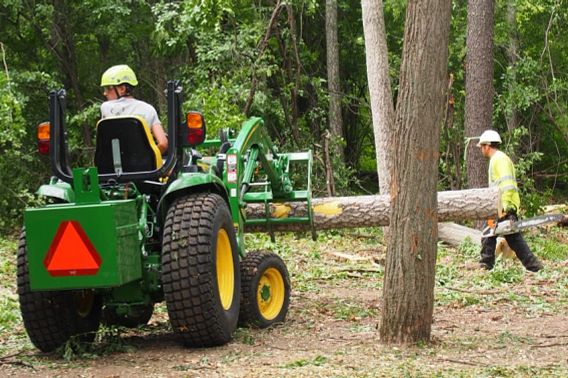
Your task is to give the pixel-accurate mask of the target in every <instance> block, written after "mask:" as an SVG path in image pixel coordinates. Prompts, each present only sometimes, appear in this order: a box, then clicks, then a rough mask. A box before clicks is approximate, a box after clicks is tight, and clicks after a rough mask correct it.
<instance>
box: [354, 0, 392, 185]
mask: <svg viewBox="0 0 568 378" xmlns="http://www.w3.org/2000/svg"><path fill="white" fill-rule="evenodd" d="M361 7H362V11H363V32H364V34H365V57H366V61H367V79H368V82H369V97H370V101H371V113H372V115H373V132H374V136H375V155H376V158H377V173H378V176H379V190H380V193H381V194H386V193H388V191H389V186H390V176H389V167H390V165H391V164H392V154H391V153H390V151H389V148H390V146H391V143H390V140H389V138H390V136H391V134H392V131H393V121H394V105H393V99H392V93H391V87H390V79H389V62H388V50H387V38H386V32H385V20H384V16H383V3H382V1H373V0H362V1H361Z"/></svg>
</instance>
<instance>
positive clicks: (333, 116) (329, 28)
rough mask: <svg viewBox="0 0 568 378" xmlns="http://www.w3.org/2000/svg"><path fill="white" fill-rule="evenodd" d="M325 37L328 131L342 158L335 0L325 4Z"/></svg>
mask: <svg viewBox="0 0 568 378" xmlns="http://www.w3.org/2000/svg"><path fill="white" fill-rule="evenodd" d="M325 36H326V45H327V46H326V48H327V88H328V91H329V130H330V131H331V135H332V140H333V142H335V143H333V145H334V146H337V147H335V148H334V153H336V154H339V156H341V157H342V158H343V151H342V148H341V147H340V145H338V144H337V141H339V140H341V139H342V138H343V122H342V119H341V86H340V84H339V81H340V78H339V42H338V38H337V0H326V2H325Z"/></svg>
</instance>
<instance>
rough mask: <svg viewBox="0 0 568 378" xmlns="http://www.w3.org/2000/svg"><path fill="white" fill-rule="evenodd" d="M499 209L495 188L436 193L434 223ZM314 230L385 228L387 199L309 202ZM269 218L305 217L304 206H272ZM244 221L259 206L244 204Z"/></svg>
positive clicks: (299, 227) (278, 227)
mask: <svg viewBox="0 0 568 378" xmlns="http://www.w3.org/2000/svg"><path fill="white" fill-rule="evenodd" d="M498 207H499V189H498V188H496V187H495V188H480V189H468V190H453V191H446V192H438V221H439V222H445V221H462V220H475V219H487V218H494V217H496V216H497V209H498ZM312 209H313V213H314V228H315V229H316V230H329V229H336V228H359V227H375V226H388V225H389V213H390V197H389V196H388V195H374V196H354V197H326V198H314V199H312ZM270 212H271V216H272V217H274V218H286V217H290V216H299V217H305V216H306V214H307V203H306V202H286V203H273V204H271V205H270ZM246 214H247V217H248V218H250V219H262V218H265V217H266V215H265V208H264V204H262V203H252V204H248V206H247V207H246ZM272 229H273V230H274V231H309V230H310V226H309V224H304V223H281V224H273V225H272ZM245 231H246V232H261V231H267V229H266V226H265V225H254V226H246V229H245Z"/></svg>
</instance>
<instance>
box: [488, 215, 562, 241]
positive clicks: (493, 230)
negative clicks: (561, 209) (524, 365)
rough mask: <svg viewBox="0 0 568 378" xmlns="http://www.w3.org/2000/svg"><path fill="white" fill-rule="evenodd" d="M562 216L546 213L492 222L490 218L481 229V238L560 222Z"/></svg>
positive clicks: (514, 232)
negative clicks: (517, 219) (526, 217)
mask: <svg viewBox="0 0 568 378" xmlns="http://www.w3.org/2000/svg"><path fill="white" fill-rule="evenodd" d="M564 217H565V216H564V215H563V214H548V215H541V216H538V217H534V218H528V219H523V220H519V221H514V220H511V219H506V220H504V221H501V222H494V221H493V220H490V221H488V222H487V223H488V226H487V227H485V228H484V229H483V231H481V238H491V237H494V236H504V235H510V234H516V233H517V232H520V231H521V230H524V229H525V228H531V227H536V226H541V225H543V224H547V223H554V222H560V221H561V220H563V219H564Z"/></svg>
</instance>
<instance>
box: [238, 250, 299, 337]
mask: <svg viewBox="0 0 568 378" xmlns="http://www.w3.org/2000/svg"><path fill="white" fill-rule="evenodd" d="M241 277H242V283H241V285H242V286H241V312H240V323H241V325H251V326H254V327H258V328H267V327H270V326H272V325H274V324H278V323H283V322H284V319H285V318H286V314H287V313H288V306H289V304H290V276H289V274H288V269H286V264H285V263H284V261H282V259H281V258H280V256H278V255H276V254H274V253H271V252H266V251H253V252H250V253H248V254H247V255H246V256H245V258H244V259H243V261H242V262H241Z"/></svg>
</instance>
